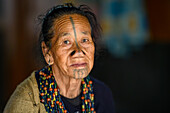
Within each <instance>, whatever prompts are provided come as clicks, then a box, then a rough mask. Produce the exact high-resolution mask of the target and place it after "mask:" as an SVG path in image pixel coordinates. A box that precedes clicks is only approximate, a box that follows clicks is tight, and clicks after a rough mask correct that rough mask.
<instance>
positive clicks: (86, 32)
mask: <svg viewBox="0 0 170 113" xmlns="http://www.w3.org/2000/svg"><path fill="white" fill-rule="evenodd" d="M81 33H82V34H84V35H88V34H90V32H88V31H83V32H81Z"/></svg>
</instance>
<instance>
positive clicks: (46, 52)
mask: <svg viewBox="0 0 170 113" xmlns="http://www.w3.org/2000/svg"><path fill="white" fill-rule="evenodd" d="M41 49H42V53H43V56H44V59H45V61H46V63H47V64H48V65H53V63H54V59H53V56H52V54H51V51H50V50H49V48H48V47H47V46H46V44H45V42H44V41H43V42H41Z"/></svg>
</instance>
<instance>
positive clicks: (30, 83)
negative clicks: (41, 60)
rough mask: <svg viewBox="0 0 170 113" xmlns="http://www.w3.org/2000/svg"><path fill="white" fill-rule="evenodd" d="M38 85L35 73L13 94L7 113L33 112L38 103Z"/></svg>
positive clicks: (7, 106)
mask: <svg viewBox="0 0 170 113" xmlns="http://www.w3.org/2000/svg"><path fill="white" fill-rule="evenodd" d="M38 94H39V93H38V85H37V82H36V78H35V72H33V73H32V74H31V75H30V76H29V77H28V78H26V79H25V80H24V81H23V82H22V83H20V84H19V85H18V86H17V88H16V89H15V91H14V92H13V94H12V95H11V97H10V99H9V100H8V103H7V105H6V107H5V109H4V113H7V112H24V111H25V110H27V111H30V112H32V111H31V110H33V109H30V108H33V107H34V105H35V104H36V101H38V98H37V96H36V95H38Z"/></svg>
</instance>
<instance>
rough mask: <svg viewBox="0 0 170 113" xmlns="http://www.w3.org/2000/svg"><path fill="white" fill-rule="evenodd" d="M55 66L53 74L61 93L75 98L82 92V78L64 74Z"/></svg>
mask: <svg viewBox="0 0 170 113" xmlns="http://www.w3.org/2000/svg"><path fill="white" fill-rule="evenodd" d="M55 68H56V67H53V75H54V77H55V80H56V82H57V85H58V87H59V89H60V94H61V95H62V96H64V97H67V98H75V97H77V96H78V95H79V94H80V93H81V80H82V79H75V78H73V77H70V76H67V75H63V74H61V73H59V72H58V70H57V69H55Z"/></svg>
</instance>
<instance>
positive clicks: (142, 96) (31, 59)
mask: <svg viewBox="0 0 170 113" xmlns="http://www.w3.org/2000/svg"><path fill="white" fill-rule="evenodd" d="M69 1H72V2H73V3H74V4H75V5H80V4H87V5H89V6H90V7H91V8H92V10H93V12H95V14H96V15H97V18H98V20H99V22H100V24H101V26H102V28H103V34H102V39H101V43H100V44H101V47H102V52H101V53H100V56H98V59H96V61H95V66H94V68H93V70H92V72H91V75H92V76H94V77H95V78H97V79H99V80H102V81H103V82H105V84H107V85H108V86H109V87H110V88H111V90H112V92H113V97H114V101H115V106H116V111H117V113H157V112H159V113H168V111H169V107H168V103H169V99H168V97H169V88H168V85H169V79H168V78H169V77H168V75H170V69H169V67H170V0H0V54H1V55H0V62H1V63H0V66H1V68H0V71H1V79H0V86H1V87H0V88H1V91H0V112H2V111H3V109H4V106H5V104H6V102H7V100H8V99H9V97H10V95H11V94H12V92H13V91H14V90H15V88H16V86H17V85H18V84H19V83H20V82H21V81H23V80H24V79H25V78H26V77H28V76H29V75H30V74H31V72H32V71H33V70H36V69H40V68H42V67H43V65H42V62H41V61H42V60H41V59H40V56H39V54H38V52H37V43H38V42H37V41H38V35H39V28H40V25H39V22H38V20H37V17H38V15H41V14H44V13H45V12H46V10H47V9H49V8H51V7H52V6H54V5H57V4H63V3H64V2H69Z"/></svg>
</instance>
